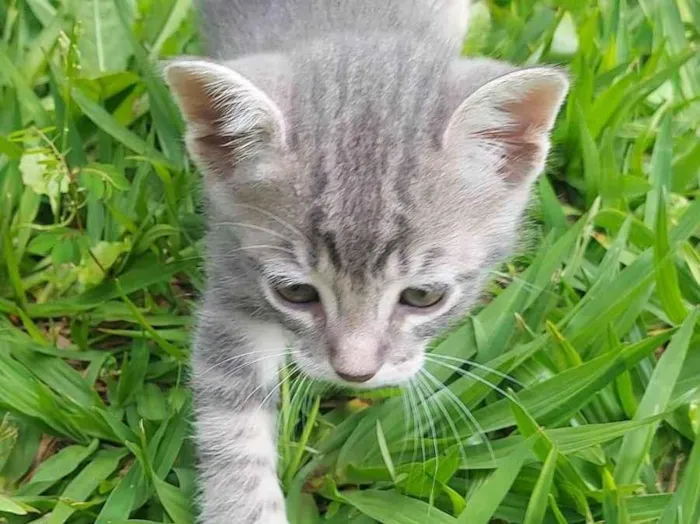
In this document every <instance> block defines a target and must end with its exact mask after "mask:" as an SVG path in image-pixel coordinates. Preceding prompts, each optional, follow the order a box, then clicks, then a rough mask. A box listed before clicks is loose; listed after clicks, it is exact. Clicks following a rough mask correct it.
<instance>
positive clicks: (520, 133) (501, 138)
mask: <svg viewBox="0 0 700 524" xmlns="http://www.w3.org/2000/svg"><path fill="white" fill-rule="evenodd" d="M558 98H559V97H558V96H557V92H556V87H553V86H549V85H546V84H545V85H538V86H537V87H536V88H534V89H531V90H530V91H529V92H528V93H526V94H525V95H523V96H521V97H519V98H517V99H516V100H509V101H508V102H505V103H504V104H503V105H502V106H501V107H500V108H499V111H500V112H502V113H504V114H505V120H506V121H508V122H509V123H508V124H507V125H506V126H503V127H495V128H492V129H485V130H482V131H479V132H477V133H476V134H475V136H477V137H478V138H480V139H482V140H485V141H488V142H489V143H493V144H498V146H499V148H500V149H501V151H502V159H503V163H502V164H501V166H500V169H499V174H500V175H501V176H502V177H503V178H504V179H505V180H507V181H508V182H510V183H513V184H519V183H521V182H523V180H525V179H526V178H528V177H529V176H530V175H531V174H532V172H533V170H536V169H539V168H540V167H541V164H542V163H543V162H544V160H545V157H546V154H547V150H548V147H549V142H548V133H549V130H550V129H551V126H552V125H553V120H554V117H555V113H553V109H554V108H558V104H556V103H555V104H553V103H552V101H553V100H558Z"/></svg>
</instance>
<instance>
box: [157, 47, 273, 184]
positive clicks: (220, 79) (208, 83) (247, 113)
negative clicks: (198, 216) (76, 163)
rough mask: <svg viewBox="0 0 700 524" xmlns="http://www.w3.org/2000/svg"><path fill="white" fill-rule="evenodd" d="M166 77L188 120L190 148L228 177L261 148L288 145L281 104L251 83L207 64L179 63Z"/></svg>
mask: <svg viewBox="0 0 700 524" xmlns="http://www.w3.org/2000/svg"><path fill="white" fill-rule="evenodd" d="M164 73H165V79H166V82H167V83H168V85H169V86H170V89H171V90H172V92H173V94H174V96H175V99H176V101H177V103H178V105H179V106H180V109H181V111H182V113H183V115H184V118H185V120H186V122H187V145H188V147H189V150H190V152H191V154H192V155H193V156H194V157H195V159H196V160H197V161H199V162H200V163H201V164H203V165H205V166H206V167H209V168H210V169H214V170H216V171H218V173H219V174H220V175H225V174H226V172H228V171H229V170H230V169H231V168H232V167H233V166H234V165H235V164H236V163H237V162H239V161H240V160H241V159H242V158H243V157H244V156H245V155H248V154H251V153H253V152H254V151H255V148H256V147H257V146H260V145H266V144H270V143H272V142H275V141H278V142H279V143H281V142H283V141H284V119H283V117H282V113H281V111H280V109H279V108H278V107H277V105H276V104H275V103H274V102H273V101H272V100H271V99H270V98H269V96H268V95H266V94H265V93H264V92H263V91H262V90H261V89H259V88H258V87H256V86H255V85H254V84H253V83H252V82H251V81H250V80H248V79H247V78H246V77H244V76H243V75H241V74H240V73H238V72H236V71H234V70H233V69H231V68H229V67H227V66H225V65H222V64H218V63H216V62H211V61H208V60H200V59H197V60H194V59H178V60H174V61H171V62H168V63H167V64H166V66H165V68H164Z"/></svg>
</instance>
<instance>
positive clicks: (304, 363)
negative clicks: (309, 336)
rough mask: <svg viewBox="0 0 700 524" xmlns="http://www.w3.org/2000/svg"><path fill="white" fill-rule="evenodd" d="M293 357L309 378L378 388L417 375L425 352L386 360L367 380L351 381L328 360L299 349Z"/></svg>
mask: <svg viewBox="0 0 700 524" xmlns="http://www.w3.org/2000/svg"><path fill="white" fill-rule="evenodd" d="M292 359H293V360H294V363H295V364H296V366H297V367H298V368H299V370H300V371H301V372H302V373H303V374H304V375H306V376H308V377H309V378H312V379H314V380H318V381H321V382H326V383H329V384H334V385H336V386H342V387H346V388H351V389H377V388H383V387H390V386H400V385H402V384H404V383H406V382H408V381H410V380H411V379H412V378H413V377H415V376H416V375H417V374H418V373H419V372H420V370H421V369H422V368H423V364H424V362H425V358H424V356H423V353H420V354H419V355H417V356H415V357H412V358H410V359H408V360H405V361H402V362H400V363H391V362H386V363H384V364H383V365H382V367H381V368H379V371H378V372H377V374H376V375H374V376H373V377H372V378H371V379H369V380H368V381H366V382H349V381H347V380H343V379H342V378H341V377H339V376H338V374H337V373H336V372H335V371H334V370H333V368H332V367H331V365H330V363H329V362H328V361H327V360H323V361H322V362H315V361H314V360H313V359H310V358H309V357H308V356H305V355H303V354H302V353H300V352H298V351H293V352H292Z"/></svg>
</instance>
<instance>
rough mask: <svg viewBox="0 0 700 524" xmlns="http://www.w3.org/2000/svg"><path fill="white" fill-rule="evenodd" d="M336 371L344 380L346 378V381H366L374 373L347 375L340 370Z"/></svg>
mask: <svg viewBox="0 0 700 524" xmlns="http://www.w3.org/2000/svg"><path fill="white" fill-rule="evenodd" d="M336 373H338V376H339V377H340V378H342V379H344V380H347V381H348V382H358V383H359V382H367V381H368V380H369V379H371V378H372V377H373V376H374V375H375V373H367V374H366V375H348V374H347V373H341V372H340V371H336Z"/></svg>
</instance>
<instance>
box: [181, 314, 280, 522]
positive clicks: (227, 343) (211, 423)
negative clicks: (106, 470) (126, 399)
mask: <svg viewBox="0 0 700 524" xmlns="http://www.w3.org/2000/svg"><path fill="white" fill-rule="evenodd" d="M219 315H220V313H218V312H217V313H214V314H206V313H205V314H203V315H202V319H201V321H200V325H199V328H198V334H197V342H196V348H195V356H194V362H193V364H194V365H193V367H194V390H195V407H196V438H197V448H198V457H199V480H200V485H201V498H200V503H201V515H200V519H199V522H201V523H202V524H287V518H286V515H285V506H284V496H283V494H282V490H281V489H280V485H279V481H278V477H277V449H276V418H277V417H276V409H275V405H276V402H275V398H273V397H276V394H275V392H274V388H275V386H276V384H277V369H278V366H279V362H280V360H281V355H280V353H281V349H283V348H284V345H283V344H284V340H283V338H282V336H281V333H280V331H279V328H278V327H276V326H260V325H256V324H254V323H253V322H252V321H251V322H246V321H243V322H241V319H239V320H238V322H236V323H232V318H231V316H227V315H223V316H224V317H227V318H219Z"/></svg>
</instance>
